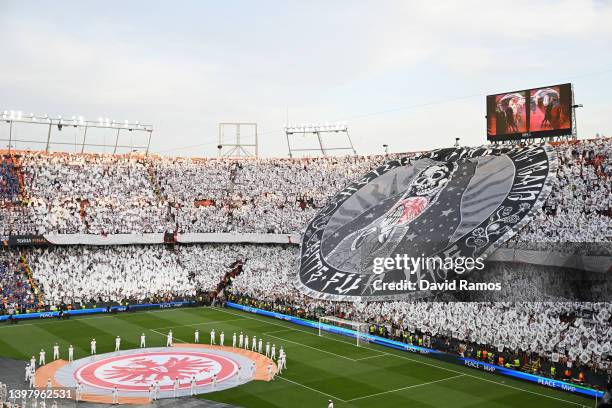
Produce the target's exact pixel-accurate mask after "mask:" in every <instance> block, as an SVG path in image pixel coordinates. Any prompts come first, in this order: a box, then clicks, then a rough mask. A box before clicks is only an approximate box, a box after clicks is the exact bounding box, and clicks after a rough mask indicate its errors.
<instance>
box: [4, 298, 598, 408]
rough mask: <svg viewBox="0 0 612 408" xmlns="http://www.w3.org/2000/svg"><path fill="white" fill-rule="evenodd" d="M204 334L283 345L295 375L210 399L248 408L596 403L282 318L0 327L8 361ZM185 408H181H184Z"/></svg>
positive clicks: (74, 321)
mask: <svg viewBox="0 0 612 408" xmlns="http://www.w3.org/2000/svg"><path fill="white" fill-rule="evenodd" d="M196 328H197V329H199V330H200V333H201V336H200V339H201V341H203V342H206V341H208V338H209V336H208V333H209V331H210V329H212V328H214V329H216V331H217V333H220V332H221V331H222V330H223V331H224V332H225V335H226V345H227V343H228V339H229V343H230V345H231V336H232V333H234V332H238V333H239V332H240V331H242V332H244V333H245V334H249V335H250V336H253V335H256V336H257V338H260V337H262V338H263V339H264V340H269V341H270V342H271V343H275V344H276V346H277V347H279V346H283V347H284V349H285V351H286V353H287V366H288V369H287V371H284V372H283V374H282V376H278V377H277V378H276V379H275V380H274V381H272V382H263V381H252V382H250V383H247V384H244V385H242V386H239V387H236V388H231V389H227V390H224V391H219V392H214V393H208V394H204V395H202V396H201V397H202V398H204V399H209V400H214V401H219V402H225V403H228V404H233V405H238V406H242V407H266V408H268V407H284V408H285V407H295V408H299V407H322V408H324V407H327V400H328V399H332V400H333V401H334V404H335V407H337V408H342V407H364V408H371V407H482V408H494V407H521V408H528V407H534V408H545V407H572V406H574V407H576V406H578V407H583V406H588V407H593V406H595V401H594V400H590V399H587V398H583V397H579V396H576V395H572V394H567V393H563V392H560V391H555V390H551V389H548V388H544V387H541V386H537V385H534V384H529V383H525V382H522V381H517V380H513V379H509V378H505V377H501V376H496V375H492V374H488V373H485V372H481V371H479V370H474V369H470V368H467V367H462V366H458V365H454V364H450V363H445V362H442V361H439V360H436V359H433V358H430V357H425V356H421V355H417V354H413V353H408V352H403V351H398V350H392V349H389V348H385V347H381V346H376V345H366V346H365V347H363V346H360V347H357V346H356V345H355V343H354V340H352V339H350V338H347V337H342V336H335V335H325V336H322V337H320V336H318V333H317V331H316V330H313V329H308V328H305V327H302V326H297V325H295V324H292V323H288V322H285V321H282V320H277V319H272V318H268V317H263V316H258V315H254V314H250V313H246V312H241V311H237V310H234V309H225V308H188V309H164V310H155V311H141V312H133V313H123V314H116V315H103V316H100V315H94V316H92V315H90V316H84V317H72V318H71V319H70V320H66V321H58V320H37V321H24V322H21V323H19V324H18V325H12V326H9V325H6V324H3V325H2V326H0V355H2V356H5V357H12V358H17V359H21V360H28V359H29V357H30V356H31V355H32V354H34V355H35V356H36V357H37V358H38V351H40V349H41V348H44V349H45V350H46V351H47V356H48V357H49V356H51V355H52V353H51V352H52V346H53V344H54V343H55V342H58V343H59V345H60V347H61V348H60V350H61V353H62V358H64V359H67V356H66V355H65V354H66V353H67V352H66V350H67V348H68V345H69V344H72V345H73V346H74V347H75V359H78V358H81V357H85V356H86V355H88V353H89V342H90V340H91V339H92V337H95V338H96V340H97V351H98V353H106V352H111V351H113V350H114V346H115V344H114V343H115V342H114V339H115V336H117V335H120V336H121V338H122V349H126V348H136V347H138V346H139V343H138V342H139V340H140V334H141V333H142V332H145V333H146V335H147V346H150V347H156V346H165V341H166V338H165V335H166V333H167V332H168V330H169V329H172V331H173V333H174V337H175V342H185V343H189V342H192V341H193V332H194V330H195V329H196ZM177 405H178V404H177Z"/></svg>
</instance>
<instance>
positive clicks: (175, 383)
mask: <svg viewBox="0 0 612 408" xmlns="http://www.w3.org/2000/svg"><path fill="white" fill-rule="evenodd" d="M178 390H179V379H178V377H176V378H175V379H174V387H173V388H172V395H173V396H174V398H176V397H177V394H178Z"/></svg>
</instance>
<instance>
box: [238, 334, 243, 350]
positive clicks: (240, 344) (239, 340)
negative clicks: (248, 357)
mask: <svg viewBox="0 0 612 408" xmlns="http://www.w3.org/2000/svg"><path fill="white" fill-rule="evenodd" d="M243 344H244V334H242V332H240V336H238V347H239V348H242V345H243Z"/></svg>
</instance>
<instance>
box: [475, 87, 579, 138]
mask: <svg viewBox="0 0 612 408" xmlns="http://www.w3.org/2000/svg"><path fill="white" fill-rule="evenodd" d="M572 119H573V118H572V85H571V84H562V85H553V86H546V87H542V88H533V89H527V90H523V91H515V92H508V93H503V94H497V95H488V96H487V139H488V140H490V141H494V140H500V141H502V140H511V139H524V138H531V137H551V136H559V135H566V134H569V133H571V131H572Z"/></svg>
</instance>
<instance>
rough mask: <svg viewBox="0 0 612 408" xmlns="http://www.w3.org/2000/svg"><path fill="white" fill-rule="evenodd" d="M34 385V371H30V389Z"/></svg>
mask: <svg viewBox="0 0 612 408" xmlns="http://www.w3.org/2000/svg"><path fill="white" fill-rule="evenodd" d="M35 385H36V371H32V373H31V374H30V388H34V386H35Z"/></svg>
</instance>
